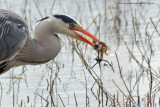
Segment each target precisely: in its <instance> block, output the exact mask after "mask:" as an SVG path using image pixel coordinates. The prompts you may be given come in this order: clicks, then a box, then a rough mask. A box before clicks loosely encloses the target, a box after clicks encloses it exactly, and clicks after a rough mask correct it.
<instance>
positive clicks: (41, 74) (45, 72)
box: [0, 0, 159, 107]
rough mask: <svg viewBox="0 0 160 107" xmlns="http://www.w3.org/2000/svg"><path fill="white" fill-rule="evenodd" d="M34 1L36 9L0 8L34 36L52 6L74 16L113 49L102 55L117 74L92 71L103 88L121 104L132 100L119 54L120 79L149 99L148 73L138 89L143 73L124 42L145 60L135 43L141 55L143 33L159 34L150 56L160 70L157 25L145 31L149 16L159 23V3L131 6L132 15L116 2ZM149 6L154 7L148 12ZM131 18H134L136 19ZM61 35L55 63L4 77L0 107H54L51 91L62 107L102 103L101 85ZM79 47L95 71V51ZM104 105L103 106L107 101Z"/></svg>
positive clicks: (3, 3)
mask: <svg viewBox="0 0 160 107" xmlns="http://www.w3.org/2000/svg"><path fill="white" fill-rule="evenodd" d="M35 2H36V3H37V4H35V3H34V1H30V0H29V1H27V0H16V1H10V0H0V7H1V8H5V9H8V10H12V11H14V12H16V13H18V14H20V15H21V16H22V17H23V18H24V19H26V21H27V23H28V25H29V28H30V31H31V33H32V31H33V29H34V26H35V23H36V21H37V20H39V19H40V18H41V17H44V16H46V15H50V13H51V9H52V5H53V10H52V13H59V14H68V15H71V16H72V17H74V18H75V19H77V20H78V21H79V22H80V23H81V24H82V25H83V26H84V27H85V28H88V30H89V31H90V32H92V33H93V34H94V35H96V36H97V37H99V38H100V39H101V40H102V41H104V42H106V43H107V44H108V45H109V47H110V48H111V50H112V51H111V55H109V56H104V59H106V60H108V61H109V62H112V63H113V67H114V69H115V72H113V71H112V70H111V69H110V68H109V67H107V66H103V65H104V63H102V70H101V71H100V68H99V66H98V65H96V66H95V67H94V71H95V72H96V73H97V74H98V75H99V76H100V78H101V79H102V81H103V86H104V87H105V89H107V91H108V92H110V93H111V94H112V95H117V93H118V95H119V96H118V97H119V98H120V99H119V100H122V97H123V96H125V95H126V96H128V94H127V92H128V90H127V89H126V88H125V85H124V83H123V81H122V78H120V72H119V67H118V63H117V59H116V55H115V54H114V53H115V52H116V53H117V56H118V59H119V63H120V66H121V68H122V74H123V75H122V76H123V78H124V80H125V82H126V85H127V86H128V87H130V89H129V90H133V91H132V94H133V96H134V95H137V90H139V95H140V96H141V99H142V98H143V97H144V100H145V98H146V96H147V92H148V90H149V85H148V84H149V82H150V81H149V77H148V78H146V74H144V75H143V76H142V78H141V79H140V82H138V83H137V84H138V85H137V84H136V87H134V86H133V85H135V82H136V80H137V78H138V76H139V75H140V74H141V73H142V72H143V70H142V69H141V68H140V67H139V66H138V65H137V63H136V62H135V61H134V60H133V59H132V58H131V55H129V54H128V50H127V48H126V46H125V45H124V42H123V41H122V40H121V39H123V40H124V41H126V43H127V45H128V47H129V48H130V49H131V50H132V52H133V53H134V55H135V56H136V58H138V59H139V61H141V58H142V54H141V53H140V51H139V50H138V49H137V48H136V45H135V40H136V42H137V43H138V42H139V46H140V49H142V50H143V46H144V45H145V43H146V42H147V37H145V29H147V32H148V34H150V33H155V34H154V35H153V37H154V38H152V41H151V42H152V44H153V46H154V49H153V51H154V57H153V56H151V57H153V58H152V63H151V64H152V66H153V68H154V69H156V68H157V67H158V66H159V65H158V64H157V62H158V61H159V57H158V54H159V52H158V49H159V44H158V43H159V40H158V39H157V38H158V36H157V33H156V31H154V32H153V30H154V27H153V25H148V28H146V26H147V24H148V22H150V17H151V18H152V20H153V21H154V22H155V23H157V21H158V19H157V14H158V12H159V8H158V6H157V5H156V1H155V4H152V5H142V6H139V5H131V7H132V11H131V7H130V6H129V5H122V4H118V6H116V5H115V4H114V2H113V1H105V0H94V1H93V0H89V2H88V1H86V0H81V1H78V0H59V1H58V0H57V1H55V3H54V1H50V0H35ZM153 2H154V1H153ZM36 5H37V6H38V9H39V11H40V12H39V11H38V9H37V7H36ZM148 7H150V9H149V8H148ZM153 11H154V12H153ZM41 15H42V16H41ZM132 15H133V16H136V18H135V19H134V20H133V17H132ZM135 20H136V21H135ZM133 21H135V29H136V35H139V34H140V33H141V36H142V37H141V38H140V37H139V36H137V37H136V38H135V32H134V30H133V27H134V26H133V23H132V22H133ZM137 22H138V23H137ZM157 26H158V25H157ZM99 27H100V30H99ZM137 27H140V28H137ZM157 28H158V27H157ZM126 29H127V30H126ZM59 36H60V38H61V39H62V41H63V44H64V46H63V48H62V50H61V52H60V53H59V55H58V56H57V57H56V58H55V59H54V61H50V62H48V63H47V64H43V65H38V66H25V67H18V68H14V69H11V70H10V71H9V72H7V73H5V74H3V75H1V77H0V79H1V80H0V90H1V93H0V105H1V106H2V107H12V106H16V107H17V106H27V107H28V106H36V107H39V106H46V105H47V104H49V105H48V106H50V104H51V101H52V98H51V95H50V94H51V93H50V90H52V91H53V95H52V96H53V100H54V104H55V105H56V106H59V107H61V106H63V103H64V105H65V106H68V107H72V106H73V107H75V106H76V101H75V99H76V100H77V103H78V106H80V107H83V106H86V99H87V102H88V103H87V104H88V105H90V107H97V106H98V105H99V101H98V100H97V99H101V98H97V97H98V94H100V91H99V90H100V89H99V87H98V85H97V84H95V81H94V79H93V78H92V77H91V75H90V74H89V72H88V71H87V70H86V68H85V66H84V64H83V62H82V61H81V60H80V58H79V57H78V55H77V54H76V53H75V52H74V51H73V48H72V46H71V45H70V44H69V41H68V40H67V38H66V37H65V36H63V35H59ZM119 40H120V41H119ZM153 41H154V42H153ZM141 43H144V44H141ZM80 46H81V47H82V49H83V51H84V54H85V58H86V60H87V61H88V63H89V64H90V65H91V66H92V65H93V64H94V63H96V62H95V60H94V59H95V58H96V56H97V54H96V52H95V51H94V50H93V49H92V47H90V46H86V45H85V44H84V43H81V45H80ZM145 49H146V50H143V51H145V52H146V54H145V55H150V54H151V53H150V52H149V53H147V49H148V50H150V49H149V48H145ZM156 56H157V57H156ZM131 59H132V60H131ZM142 62H143V61H142ZM144 66H145V63H144ZM10 77H12V78H10ZM53 81H54V82H53ZM114 82H115V83H116V84H117V85H118V86H119V87H120V89H121V90H122V91H123V93H121V91H120V89H118V87H117V86H116V85H115V83H114ZM86 83H87V84H86ZM53 84H54V85H53ZM154 84H155V83H153V85H154ZM86 87H87V88H86ZM133 87H134V88H133ZM51 88H53V89H51ZM86 95H87V97H86ZM61 100H62V101H61ZM48 101H49V102H48ZM157 101H158V100H157ZM103 103H104V105H105V98H104V102H103ZM157 104H158V103H157ZM100 105H102V104H100ZM121 105H123V104H121Z"/></svg>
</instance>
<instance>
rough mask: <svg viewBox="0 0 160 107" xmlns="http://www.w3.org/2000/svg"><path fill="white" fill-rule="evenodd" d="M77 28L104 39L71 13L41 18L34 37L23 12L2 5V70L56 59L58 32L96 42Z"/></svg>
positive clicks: (0, 14) (58, 40)
mask: <svg viewBox="0 0 160 107" xmlns="http://www.w3.org/2000/svg"><path fill="white" fill-rule="evenodd" d="M75 31H79V32H82V33H84V34H86V35H87V36H89V37H90V38H92V39H93V40H95V41H100V40H99V39H97V38H96V37H94V36H93V35H91V34H90V33H89V32H88V31H87V30H85V29H83V27H82V26H81V25H80V24H79V23H78V22H77V21H75V20H74V19H73V18H71V17H70V16H67V15H51V16H47V17H45V18H43V19H40V20H39V21H38V22H37V24H36V26H35V29H34V36H33V38H32V37H31V36H30V35H29V31H28V26H27V24H26V23H25V21H24V20H23V19H22V18H21V17H20V16H19V15H17V14H16V13H14V12H11V11H7V10H3V9H0V74H2V73H4V72H6V71H8V70H9V69H10V68H12V67H15V66H20V65H28V64H31V65H36V64H42V63H45V62H48V61H49V60H51V59H54V58H55V57H56V56H57V54H58V53H59V51H60V50H61V41H60V38H59V37H58V35H57V34H58V33H59V34H64V35H67V36H70V37H72V38H75V39H77V40H81V41H83V42H86V43H88V44H90V45H91V46H93V45H94V44H93V43H92V42H90V41H89V40H87V39H85V38H84V37H83V36H81V35H80V34H78V33H77V32H75Z"/></svg>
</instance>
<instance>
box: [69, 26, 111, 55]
mask: <svg viewBox="0 0 160 107" xmlns="http://www.w3.org/2000/svg"><path fill="white" fill-rule="evenodd" d="M71 30H74V31H78V32H81V33H83V34H85V35H86V36H88V37H90V38H91V39H92V40H93V42H91V41H89V40H88V39H86V38H84V37H83V36H82V35H80V34H78V33H77V32H75V34H76V38H78V39H79V40H81V41H83V42H85V43H87V44H89V45H91V46H92V47H93V48H94V49H95V50H97V51H101V52H103V53H105V54H107V53H106V51H107V50H110V48H109V47H108V46H107V45H106V44H105V43H104V42H102V41H100V40H99V39H98V38H96V37H95V36H93V35H92V34H91V33H90V32H88V31H87V30H86V29H84V28H83V27H81V26H76V27H74V28H73V29H71Z"/></svg>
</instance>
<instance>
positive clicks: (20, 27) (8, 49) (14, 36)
mask: <svg viewBox="0 0 160 107" xmlns="http://www.w3.org/2000/svg"><path fill="white" fill-rule="evenodd" d="M15 29H16V30H15ZM28 34H29V32H28V27H27V25H26V23H24V21H23V19H21V17H19V16H18V15H17V14H14V13H13V12H10V11H7V10H3V9H0V44H1V45H0V61H2V60H8V59H10V58H12V57H13V56H15V55H16V53H17V52H18V51H20V50H21V49H22V47H23V46H24V44H25V41H26V39H27V36H28Z"/></svg>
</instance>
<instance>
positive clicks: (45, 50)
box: [18, 35, 61, 64]
mask: <svg viewBox="0 0 160 107" xmlns="http://www.w3.org/2000/svg"><path fill="white" fill-rule="evenodd" d="M60 49H61V44H60V40H59V38H57V37H56V36H54V35H46V37H45V38H44V39H43V40H41V41H38V40H36V38H34V39H32V38H30V37H29V38H28V39H27V42H26V44H25V46H24V48H23V49H22V51H21V52H20V54H19V56H18V58H19V60H23V61H24V62H27V63H30V64H38V63H44V62H47V61H49V60H51V59H54V58H55V57H56V56H57V54H58V53H59V51H60Z"/></svg>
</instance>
